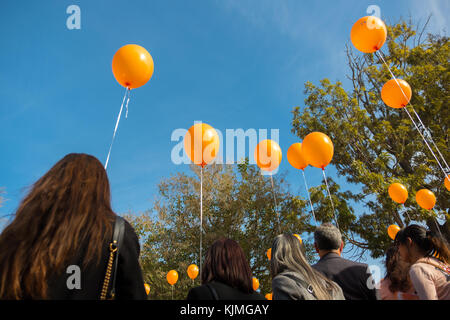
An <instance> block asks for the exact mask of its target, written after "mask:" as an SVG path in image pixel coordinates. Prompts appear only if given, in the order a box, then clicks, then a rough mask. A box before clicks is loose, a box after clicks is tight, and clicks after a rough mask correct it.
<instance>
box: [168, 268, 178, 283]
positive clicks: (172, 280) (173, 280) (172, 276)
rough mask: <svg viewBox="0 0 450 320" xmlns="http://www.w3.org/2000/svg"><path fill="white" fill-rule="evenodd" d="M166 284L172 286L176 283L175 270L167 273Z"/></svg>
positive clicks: (176, 275)
mask: <svg viewBox="0 0 450 320" xmlns="http://www.w3.org/2000/svg"><path fill="white" fill-rule="evenodd" d="M166 278H167V282H168V283H169V284H170V285H171V286H173V285H174V284H175V283H177V281H178V272H176V271H175V270H170V271H169V272H168V273H167V277H166Z"/></svg>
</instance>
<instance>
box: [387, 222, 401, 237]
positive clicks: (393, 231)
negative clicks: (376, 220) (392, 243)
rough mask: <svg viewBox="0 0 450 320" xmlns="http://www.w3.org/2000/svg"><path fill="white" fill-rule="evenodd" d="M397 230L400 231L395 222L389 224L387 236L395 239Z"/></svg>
mask: <svg viewBox="0 0 450 320" xmlns="http://www.w3.org/2000/svg"><path fill="white" fill-rule="evenodd" d="M399 231H400V227H399V226H397V225H395V224H391V225H390V226H389V227H388V235H389V238H391V239H392V240H395V236H396V235H397V232H399Z"/></svg>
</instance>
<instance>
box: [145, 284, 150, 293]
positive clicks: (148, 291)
mask: <svg viewBox="0 0 450 320" xmlns="http://www.w3.org/2000/svg"><path fill="white" fill-rule="evenodd" d="M144 287H145V292H146V293H147V295H148V294H149V293H150V285H149V284H148V283H144Z"/></svg>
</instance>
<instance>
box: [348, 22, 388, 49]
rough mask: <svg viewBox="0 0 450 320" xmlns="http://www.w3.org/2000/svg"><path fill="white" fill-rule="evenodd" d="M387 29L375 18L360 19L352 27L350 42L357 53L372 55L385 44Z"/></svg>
mask: <svg viewBox="0 0 450 320" xmlns="http://www.w3.org/2000/svg"><path fill="white" fill-rule="evenodd" d="M386 37H387V29H386V25H385V24H384V22H383V21H382V20H381V19H380V18H377V17H374V16H367V17H362V18H361V19H359V20H358V21H356V22H355V24H354V25H353V27H352V30H351V31H350V40H351V41H352V43H353V45H354V46H355V48H356V49H358V50H359V51H362V52H364V53H372V52H375V51H377V50H378V49H380V48H381V47H382V46H383V44H384V43H385V42H386Z"/></svg>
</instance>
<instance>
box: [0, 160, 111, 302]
mask: <svg viewBox="0 0 450 320" xmlns="http://www.w3.org/2000/svg"><path fill="white" fill-rule="evenodd" d="M114 216H115V214H114V213H113V211H112V209H111V199H110V189H109V182H108V177H107V174H106V171H105V169H104V168H103V165H102V164H101V163H100V161H98V160H97V159H96V158H95V157H93V156H90V155H87V154H68V155H66V156H65V157H64V158H63V159H61V160H60V161H58V162H57V163H56V164H55V165H54V166H53V167H52V168H51V169H50V170H49V171H48V172H47V173H46V174H44V175H43V176H42V177H41V178H40V179H39V180H38V181H37V182H35V183H34V184H33V185H32V186H31V188H30V190H29V192H28V194H27V195H26V196H25V197H24V199H23V200H22V202H21V203H20V205H19V207H18V209H17V211H16V213H15V218H14V220H13V221H12V222H11V223H10V224H9V225H8V226H7V227H6V228H5V229H4V230H3V232H2V233H1V234H0V248H1V250H0V268H1V272H0V299H1V298H5V299H20V298H24V297H26V298H46V297H47V280H48V278H49V276H50V275H53V274H55V273H58V272H62V270H61V269H62V268H63V267H64V265H65V264H66V263H68V260H69V259H70V258H72V257H73V256H74V255H75V254H77V253H79V252H81V251H82V252H83V253H84V256H85V259H84V261H83V263H84V264H87V263H89V262H90V261H92V259H94V258H96V261H97V262H98V261H99V260H100V255H101V249H102V245H103V242H104V241H105V239H106V238H107V237H109V236H110V234H111V232H112V221H113V219H114ZM82 245H84V246H83V248H81V246H82Z"/></svg>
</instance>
